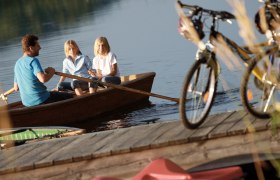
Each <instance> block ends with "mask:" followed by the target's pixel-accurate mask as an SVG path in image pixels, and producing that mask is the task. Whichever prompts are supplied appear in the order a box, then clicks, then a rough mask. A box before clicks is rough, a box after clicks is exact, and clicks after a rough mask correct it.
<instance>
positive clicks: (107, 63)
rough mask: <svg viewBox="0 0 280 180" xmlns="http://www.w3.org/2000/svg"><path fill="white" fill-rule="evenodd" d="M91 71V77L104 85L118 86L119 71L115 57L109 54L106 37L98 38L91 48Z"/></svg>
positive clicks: (119, 80)
mask: <svg viewBox="0 0 280 180" xmlns="http://www.w3.org/2000/svg"><path fill="white" fill-rule="evenodd" d="M93 51H94V55H95V57H94V58H93V69H95V70H96V72H93V71H89V73H90V74H91V75H92V76H95V77H96V78H97V79H98V80H101V81H102V82H106V83H112V84H120V83H121V78H120V71H119V68H118V64H117V57H116V55H115V54H114V53H112V52H111V49H110V45H109V43H108V40H107V39H106V37H99V38H97V39H96V40H95V43H94V47H93Z"/></svg>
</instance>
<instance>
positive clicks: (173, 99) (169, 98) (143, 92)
mask: <svg viewBox="0 0 280 180" xmlns="http://www.w3.org/2000/svg"><path fill="white" fill-rule="evenodd" d="M55 74H56V75H59V76H64V77H68V78H71V79H77V80H81V81H86V82H95V83H97V84H98V85H103V86H107V87H112V88H115V89H120V90H124V91H129V92H133V93H138V94H143V95H147V96H153V97H156V98H161V99H166V100H170V101H174V102H176V103H179V99H178V98H172V97H168V96H163V95H160V94H155V93H149V92H146V91H142V90H138V89H133V88H129V87H125V86H122V85H116V84H112V83H106V82H101V81H97V80H92V79H89V78H84V77H79V76H75V75H72V74H66V73H62V72H55Z"/></svg>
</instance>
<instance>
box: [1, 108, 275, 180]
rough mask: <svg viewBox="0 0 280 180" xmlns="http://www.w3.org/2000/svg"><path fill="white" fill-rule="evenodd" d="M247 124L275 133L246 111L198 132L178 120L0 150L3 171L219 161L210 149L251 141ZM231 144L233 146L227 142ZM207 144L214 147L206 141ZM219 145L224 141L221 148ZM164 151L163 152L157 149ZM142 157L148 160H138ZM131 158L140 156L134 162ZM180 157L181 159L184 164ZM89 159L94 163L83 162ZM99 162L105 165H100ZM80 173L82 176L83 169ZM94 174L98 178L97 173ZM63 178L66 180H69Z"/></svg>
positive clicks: (220, 117)
mask: <svg viewBox="0 0 280 180" xmlns="http://www.w3.org/2000/svg"><path fill="white" fill-rule="evenodd" d="M244 122H245V123H244ZM248 123H249V124H251V125H252V126H251V127H252V128H254V131H257V132H258V131H260V132H262V131H265V130H269V131H270V129H269V128H270V127H271V125H270V121H269V120H258V119H256V118H253V117H251V116H250V115H248V114H247V113H245V112H244V111H236V112H226V113H221V114H216V115H211V116H209V117H208V118H207V120H206V122H205V123H204V124H203V125H202V126H201V127H199V128H198V129H194V130H190V129H186V128H185V127H184V126H183V124H182V123H181V122H180V121H178V120H177V121H175V120H174V121H170V122H160V123H154V124H146V125H142V126H135V127H130V128H123V129H116V130H110V131H103V132H97V133H89V134H84V135H81V136H73V137H66V138H61V139H52V140H49V141H41V142H37V143H30V144H25V145H22V146H18V147H14V148H10V149H6V150H1V151H0V160H1V161H0V173H1V174H7V173H16V174H18V173H21V172H24V171H27V170H29V173H30V172H31V171H32V170H33V171H34V170H36V169H41V168H42V169H43V168H48V169H51V168H52V167H53V168H54V170H53V171H52V172H53V173H54V174H50V175H49V176H50V177H55V176H58V175H57V172H59V170H57V169H55V167H65V168H66V167H72V165H71V164H77V163H78V164H80V165H83V166H89V164H91V165H93V164H94V166H96V167H97V166H98V167H99V168H100V169H99V172H100V173H101V174H102V172H103V170H101V169H102V168H104V169H107V170H108V169H110V167H111V166H112V167H113V166H118V165H119V166H120V167H122V166H123V167H125V166H127V164H130V163H131V164H136V165H135V167H138V168H140V167H143V166H144V164H147V163H148V162H149V160H147V159H145V157H144V156H147V157H146V158H155V157H157V156H159V155H161V156H167V157H168V156H169V157H174V159H175V160H178V162H182V161H183V160H184V161H185V162H188V163H190V162H192V161H194V162H196V161H199V160H202V159H203V160H207V159H208V160H209V157H208V156H210V155H211V156H213V157H218V156H221V155H220V154H219V153H222V150H216V151H215V153H217V154H211V153H210V152H211V151H209V150H210V149H219V148H222V147H223V146H224V147H226V145H227V144H229V143H230V144H231V146H236V149H238V148H239V144H240V142H247V141H249V140H247V138H245V135H246V134H247V133H248V131H249V129H248V127H247V126H246V125H247V124H248ZM234 136H241V137H242V136H244V139H243V141H241V140H240V138H239V139H235V138H232V137H234ZM216 139H217V140H216ZM260 139H261V140H266V141H267V139H268V136H263V137H261V138H260ZM213 140H216V141H213ZM229 140H230V141H231V142H227V141H229ZM208 141H209V143H207V142H208ZM210 141H211V142H212V143H210ZM213 142H215V143H213ZM218 142H219V143H221V142H224V143H222V144H219V143H218ZM205 144H207V146H205ZM181 146H184V147H185V149H184V148H183V149H181V150H179V149H176V148H177V147H181ZM228 146H230V145H228ZM186 147H187V148H186ZM276 147H277V146H276ZM198 148H202V149H201V150H200V151H201V152H200V153H199V152H196V153H194V151H197V149H198ZM240 148H241V147H240ZM159 149H160V152H158V151H157V150H159ZM175 149H176V151H175ZM279 149H280V146H279ZM153 150H154V151H153ZM177 150H178V151H177ZM228 151H230V148H228ZM145 152H147V153H145ZM157 152H158V153H157ZM238 152H239V151H238ZM223 153H226V154H234V152H227V151H225V150H224V151H223ZM236 153H237V152H236ZM140 154H141V156H143V157H142V158H140V157H139V158H137V157H138V155H140ZM176 154H177V155H176ZM178 154H180V156H178ZM126 155H127V156H130V159H121V158H120V157H122V156H124V157H125V156H126ZM131 155H135V156H137V157H133V158H132V157H131ZM175 157H176V158H175ZM213 157H212V158H213ZM112 159H115V161H114V162H113V161H112ZM179 159H181V160H180V161H179ZM85 161H86V162H88V163H89V164H87V163H84V162H85ZM97 162H102V163H103V164H102V165H100V164H98V163H97ZM196 163H197V162H196ZM137 164H139V165H137ZM183 164H184V163H183ZM188 165H190V164H188ZM120 167H118V168H117V167H114V169H116V168H117V169H118V170H120ZM73 168H74V166H73ZM85 168H86V167H85ZM66 169H67V168H66ZM81 169H83V168H81ZM91 169H92V167H91ZM94 169H95V168H94ZM135 169H137V168H135ZM135 169H134V170H131V171H130V173H122V174H123V176H125V175H124V174H131V173H132V172H135ZM30 170H31V171H30ZM64 170H65V169H64ZM75 171H77V172H79V169H77V170H75ZM104 172H105V170H104ZM60 173H61V172H60ZM112 173H113V172H112ZM98 174H99V173H98ZM91 175H92V176H93V175H96V172H95V171H94V172H93V173H92V174H91ZM46 176H48V175H46ZM63 177H64V178H65V176H63Z"/></svg>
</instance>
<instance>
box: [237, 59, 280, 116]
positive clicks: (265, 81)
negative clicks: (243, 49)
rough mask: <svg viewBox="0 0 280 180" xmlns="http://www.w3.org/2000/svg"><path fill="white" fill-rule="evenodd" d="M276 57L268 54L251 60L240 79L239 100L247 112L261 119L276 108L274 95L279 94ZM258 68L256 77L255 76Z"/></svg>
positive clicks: (269, 114)
mask: <svg viewBox="0 0 280 180" xmlns="http://www.w3.org/2000/svg"><path fill="white" fill-rule="evenodd" d="M277 59H278V58H273V61H272V60H271V58H270V57H269V56H265V57H262V58H261V59H258V60H255V61H252V62H251V63H250V64H249V66H248V67H247V69H246V71H245V73H244V75H243V78H242V80H241V89H240V95H241V101H242V104H243V106H244V108H245V110H246V111H247V112H249V113H250V114H252V115H253V116H255V117H257V118H261V119H266V118H270V117H271V114H272V113H273V112H274V111H275V110H276V109H275V103H277V100H276V98H277V97H276V96H277V94H279V92H280V91H279V88H277V86H278V85H277V84H278V83H277V82H278V81H279V63H278V62H277ZM257 68H258V72H259V73H258V76H259V77H258V78H257V76H255V75H254V74H255V72H256V69H257ZM260 74H261V75H260Z"/></svg>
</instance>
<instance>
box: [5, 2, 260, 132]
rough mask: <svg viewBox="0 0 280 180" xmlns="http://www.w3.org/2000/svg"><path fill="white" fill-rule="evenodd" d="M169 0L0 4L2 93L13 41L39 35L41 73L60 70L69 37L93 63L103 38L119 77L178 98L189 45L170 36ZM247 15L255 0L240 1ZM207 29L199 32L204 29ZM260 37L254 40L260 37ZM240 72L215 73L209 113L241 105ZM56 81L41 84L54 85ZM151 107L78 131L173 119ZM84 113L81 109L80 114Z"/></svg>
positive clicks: (15, 48) (170, 110)
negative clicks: (217, 79) (143, 77)
mask: <svg viewBox="0 0 280 180" xmlns="http://www.w3.org/2000/svg"><path fill="white" fill-rule="evenodd" d="M175 2H176V1H173V0H85V1H80V0H71V1H69V0H40V2H39V1H36V0H26V1H24V2H22V1H17V0H9V1H1V2H0V9H1V10H0V14H1V16H0V19H1V24H0V30H1V34H0V54H1V56H0V63H1V65H0V83H1V84H2V85H1V86H2V91H6V90H8V89H10V88H11V87H12V85H13V66H14V64H15V62H16V60H17V59H18V58H19V57H20V56H21V55H22V51H21V46H20V39H21V37H22V36H23V35H24V34H26V33H33V34H36V35H38V36H39V38H40V44H41V47H42V49H41V51H40V56H39V59H40V61H41V64H42V66H43V68H46V67H48V66H51V67H54V68H55V69H56V70H57V71H61V68H62V60H63V59H64V52H63V44H64V42H65V41H66V40H68V39H74V40H76V41H77V43H78V44H79V46H80V48H81V50H82V52H83V54H87V55H88V56H89V57H90V58H91V59H92V58H93V50H92V47H93V42H94V40H95V39H96V38H97V37H98V36H106V37H107V38H108V40H109V43H110V45H111V48H112V51H113V52H114V53H115V54H116V55H117V57H118V65H119V67H120V70H121V74H124V75H125V74H132V73H141V72H148V71H154V72H156V74H157V75H156V78H155V81H154V84H153V88H152V92H153V93H157V94H161V95H165V96H169V97H179V96H180V91H181V86H182V81H183V79H184V76H185V74H186V72H187V71H188V69H189V67H190V66H191V64H192V63H193V62H194V56H195V52H196V47H195V45H194V44H192V43H191V42H189V41H186V40H185V39H184V38H183V37H181V36H180V35H179V34H178V31H177V26H178V15H177V13H176V10H175ZM183 2H188V3H189V4H197V5H202V6H203V7H207V8H208V9H216V10H227V11H230V12H233V9H232V7H231V6H230V5H229V4H228V1H226V0H214V1H205V0H188V1H183ZM246 3H247V4H246V7H247V9H248V10H249V11H248V14H249V15H250V16H251V17H252V16H253V15H254V13H255V12H256V10H257V9H258V8H259V7H260V6H261V4H260V3H258V1H257V0H255V1H250V2H249V1H246ZM248 7H250V8H248ZM219 27H220V30H221V31H222V32H224V34H226V35H228V36H229V37H231V38H232V39H234V40H236V42H238V43H241V44H243V40H242V39H241V38H240V36H239V34H238V31H239V28H238V25H237V23H236V22H233V24H232V25H230V24H227V23H220V25H219ZM206 28H207V27H206ZM260 38H261V37H260ZM242 71H243V69H239V70H234V71H230V70H228V69H225V68H224V69H223V71H222V76H221V77H222V79H221V80H222V81H223V82H224V83H223V84H226V85H225V86H224V87H226V88H221V94H220V95H218V96H217V100H216V103H215V107H214V108H213V109H212V112H211V113H217V112H224V111H233V110H236V109H240V108H242V107H241V105H240V102H239V90H238V87H239V83H240V75H241V74H242ZM58 79H59V77H57V76H55V77H54V78H53V79H51V80H50V81H49V82H48V83H46V85H47V87H48V88H49V89H52V88H54V87H55V86H56V84H57V82H58ZM17 100H19V93H15V94H13V95H10V96H9V102H14V101H17ZM150 101H151V105H149V106H144V107H137V109H136V110H134V111H130V112H126V113H122V114H118V115H116V116H111V117H107V119H106V121H104V122H103V123H100V124H98V125H92V124H91V122H87V123H86V124H85V125H82V124H78V125H77V126H80V127H90V129H92V130H103V129H112V128H119V127H126V126H135V125H138V124H144V123H146V121H147V120H148V121H149V120H151V119H152V120H155V121H156V122H160V121H169V120H178V119H179V114H178V105H177V104H174V103H173V102H170V101H167V100H163V99H158V98H153V97H151V98H150ZM85 113H86V112H85Z"/></svg>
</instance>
